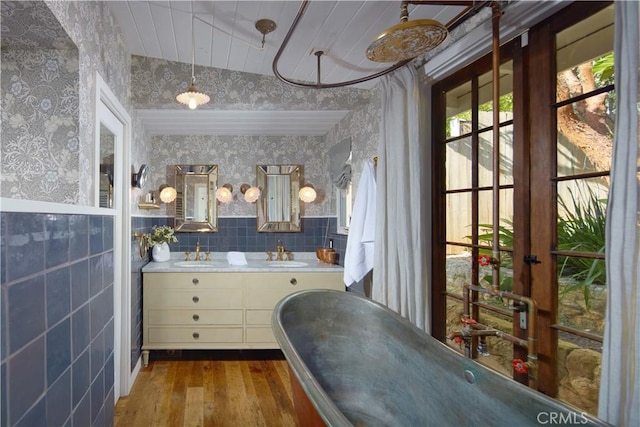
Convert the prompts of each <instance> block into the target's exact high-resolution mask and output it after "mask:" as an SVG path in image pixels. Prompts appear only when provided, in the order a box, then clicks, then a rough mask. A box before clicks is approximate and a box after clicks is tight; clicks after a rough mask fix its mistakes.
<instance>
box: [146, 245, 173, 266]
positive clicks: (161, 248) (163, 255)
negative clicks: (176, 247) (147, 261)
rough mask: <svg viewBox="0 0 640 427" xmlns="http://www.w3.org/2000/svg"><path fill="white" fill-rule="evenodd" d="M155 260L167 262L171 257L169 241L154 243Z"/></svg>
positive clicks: (152, 251)
mask: <svg viewBox="0 0 640 427" xmlns="http://www.w3.org/2000/svg"><path fill="white" fill-rule="evenodd" d="M151 253H152V255H153V261H154V262H167V261H169V258H171V251H170V250H169V245H168V244H167V243H158V244H156V245H153V249H152V250H151Z"/></svg>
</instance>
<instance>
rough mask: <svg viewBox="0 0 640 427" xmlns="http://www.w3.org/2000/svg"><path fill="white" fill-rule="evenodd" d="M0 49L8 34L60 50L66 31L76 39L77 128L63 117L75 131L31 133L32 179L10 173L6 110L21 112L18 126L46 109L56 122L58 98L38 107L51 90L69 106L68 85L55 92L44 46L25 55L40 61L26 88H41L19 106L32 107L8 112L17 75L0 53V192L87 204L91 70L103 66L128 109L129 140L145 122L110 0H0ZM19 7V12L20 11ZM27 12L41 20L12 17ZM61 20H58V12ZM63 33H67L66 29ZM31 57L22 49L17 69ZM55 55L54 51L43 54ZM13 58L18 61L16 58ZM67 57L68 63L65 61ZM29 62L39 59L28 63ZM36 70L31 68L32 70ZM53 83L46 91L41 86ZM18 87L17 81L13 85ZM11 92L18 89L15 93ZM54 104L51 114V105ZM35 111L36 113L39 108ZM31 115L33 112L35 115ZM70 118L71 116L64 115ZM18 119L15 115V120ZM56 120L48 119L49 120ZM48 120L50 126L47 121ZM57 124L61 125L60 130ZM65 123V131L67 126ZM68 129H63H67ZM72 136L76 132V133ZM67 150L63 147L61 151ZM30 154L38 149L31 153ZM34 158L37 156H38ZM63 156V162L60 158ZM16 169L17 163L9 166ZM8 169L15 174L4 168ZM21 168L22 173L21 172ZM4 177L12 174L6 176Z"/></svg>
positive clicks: (136, 153)
mask: <svg viewBox="0 0 640 427" xmlns="http://www.w3.org/2000/svg"><path fill="white" fill-rule="evenodd" d="M2 4H3V8H2V13H3V20H2V25H3V33H2V39H3V49H4V47H5V45H6V43H5V42H6V41H7V40H9V39H11V38H13V39H14V40H15V39H18V40H22V43H26V46H28V47H29V48H30V49H32V48H33V47H34V46H47V47H48V48H49V47H51V46H52V45H55V46H56V48H57V49H59V48H61V47H62V48H67V47H68V46H69V43H68V42H67V43H66V44H65V43H64V42H62V40H64V39H65V38H67V39H68V38H70V39H71V41H72V43H71V44H73V45H75V46H76V47H77V50H78V52H77V54H76V57H77V58H76V60H75V61H76V67H77V68H78V70H79V78H78V77H76V78H77V79H78V81H77V82H76V86H75V90H74V91H75V92H76V93H77V97H76V98H75V100H74V101H73V102H74V104H75V105H77V114H75V118H74V119H73V121H74V122H75V123H76V124H75V129H73V126H70V125H69V124H68V122H67V121H65V122H64V126H65V127H66V128H67V129H69V130H73V131H74V132H75V135H66V134H65V135H64V137H62V138H58V137H56V138H52V137H51V135H52V133H51V132H50V128H47V127H46V126H47V125H48V123H45V130H46V131H47V132H46V133H45V134H44V135H40V138H36V139H33V140H32V141H31V144H30V145H28V146H26V148H28V149H29V150H30V151H29V153H27V155H28V156H29V157H30V158H31V159H30V162H32V163H35V164H36V166H33V165H29V167H28V168H27V169H30V170H31V171H33V172H31V175H33V176H34V177H35V176H38V179H39V180H40V181H45V184H41V183H40V182H38V185H34V182H35V179H34V180H32V181H28V180H26V179H19V180H14V179H13V177H14V175H12V173H13V174H15V173H16V172H15V170H14V171H6V170H5V157H4V153H5V152H6V151H5V144H8V142H7V141H10V140H11V139H13V138H8V137H5V135H4V131H5V120H10V119H11V116H16V115H17V114H19V113H21V114H22V118H24V119H25V120H24V123H23V124H22V126H23V127H26V128H30V129H32V132H37V130H34V129H36V128H35V127H34V123H36V122H37V121H42V120H43V118H44V117H45V115H48V116H49V117H52V116H55V119H56V120H57V123H60V120H61V119H60V117H61V112H62V110H61V108H60V107H59V105H60V104H56V103H55V102H52V107H51V108H49V110H46V111H45V112H44V113H43V107H44V108H46V107H47V105H48V102H47V101H46V99H50V100H51V97H50V95H49V94H50V93H51V90H54V91H56V93H59V94H64V96H65V97H66V98H65V103H66V105H71V95H72V93H71V91H70V90H66V91H65V92H58V89H60V86H59V83H57V81H56V80H52V79H51V71H52V68H54V67H55V64H54V63H53V62H47V60H46V59H44V56H43V55H44V54H43V53H35V52H34V54H33V56H32V58H31V59H30V61H31V62H33V60H34V59H39V60H41V61H42V66H41V67H40V70H45V71H46V72H45V73H40V75H38V78H39V79H38V81H31V82H29V86H30V87H31V88H36V87H38V88H39V90H37V91H34V90H32V91H30V93H29V95H28V99H25V101H26V102H24V103H23V105H22V108H23V109H24V110H31V113H30V114H28V115H27V114H25V113H24V112H21V111H18V112H16V111H12V112H11V114H9V113H8V112H7V111H6V109H5V106H7V105H8V104H6V102H7V100H6V99H5V98H6V97H8V96H11V95H12V92H11V90H10V89H11V86H12V84H11V81H10V79H11V78H12V77H13V76H15V75H18V74H16V73H11V72H9V73H7V69H8V68H7V67H11V62H10V61H5V55H4V52H3V58H2V59H3V60H2V97H3V100H2V101H3V109H2V111H3V118H2V121H3V137H2V144H3V146H2V151H3V158H2V167H3V170H2V193H1V195H2V197H11V198H23V199H30V200H38V201H54V202H62V203H69V204H76V205H91V204H92V203H93V200H94V192H95V188H94V187H95V177H97V173H96V171H94V170H93V169H94V155H95V150H96V146H95V145H96V144H95V143H94V141H95V132H96V129H95V120H96V118H95V80H96V78H95V76H96V74H95V73H96V72H98V73H100V75H101V76H102V78H103V79H104V81H105V82H106V83H107V85H108V86H109V88H110V89H111V91H112V92H113V93H114V94H115V95H116V97H117V98H118V100H119V101H120V103H121V104H122V105H123V106H124V107H125V108H126V109H127V111H128V112H129V114H130V115H131V119H132V124H133V125H132V131H133V136H132V139H133V140H134V141H142V140H144V137H145V136H144V129H143V127H142V125H141V122H140V120H139V118H138V117H137V114H136V113H135V110H133V109H132V108H131V102H130V99H129V93H130V84H131V75H130V73H129V72H127V71H126V70H129V69H130V64H131V56H130V55H129V54H128V51H127V48H126V46H125V44H124V41H123V39H122V37H121V35H120V33H119V29H118V26H117V25H116V23H115V21H114V19H113V17H112V16H111V12H110V10H109V8H108V5H107V4H106V3H105V2H88V1H83V2H66V1H45V2H39V1H34V2H24V1H14V2H3V3H2ZM20 11H22V12H20ZM21 14H22V15H27V16H29V17H30V18H32V19H37V20H38V21H39V25H25V22H24V21H23V20H20V19H17V20H16V19H13V17H14V16H20V15H21ZM55 18H57V20H58V21H59V22H60V25H61V26H62V29H61V28H60V25H57V23H56V22H55V21H56V19H55ZM65 32H66V34H68V36H66V34H65ZM28 59H29V58H27V57H24V56H23V60H22V61H21V63H20V67H19V68H24V65H25V61H27V60H28ZM48 59H53V58H48ZM13 62H14V65H15V64H16V63H15V61H13ZM69 63H71V62H69ZM33 65H34V66H35V65H37V64H35V63H34V64H33ZM63 65H66V63H65V62H60V61H59V63H58V69H59V71H61V69H60V67H61V66H63ZM36 74H37V73H35V71H34V76H36ZM46 88H50V89H49V90H44V89H46ZM14 90H17V86H16V87H15V88H14ZM13 96H14V97H15V95H13ZM54 107H55V108H57V110H56V111H55V113H54V112H53V111H52V109H53V108H54ZM36 113H37V114H36ZM34 114H36V115H35V116H34ZM64 114H65V115H67V117H70V111H69V109H68V108H65V109H64ZM69 120H71V119H69ZM16 121H17V119H16V118H15V117H14V118H13V124H14V125H15V123H16ZM51 122H53V121H52V120H51V119H49V123H51ZM49 126H50V125H49ZM60 127H61V125H59V129H60ZM67 129H65V130H67ZM67 133H68V132H67ZM73 138H76V139H77V141H76V139H73ZM64 150H67V151H64ZM144 152H145V149H144V147H140V146H136V145H135V144H134V146H133V147H132V156H133V158H136V157H142V156H143V154H142V153H144ZM63 153H64V154H65V159H68V160H65V161H64V162H62V161H61V160H60V158H61V157H62V154H63ZM34 154H35V155H34ZM38 159H39V160H38ZM65 162H66V163H65ZM40 167H44V168H46V169H47V170H48V171H49V174H48V175H46V176H45V174H44V173H43V174H38V173H37V169H38V168H40ZM14 168H15V169H16V170H17V168H16V167H14ZM5 172H12V173H5ZM21 173H22V174H25V173H27V172H21ZM8 180H12V181H11V182H8Z"/></svg>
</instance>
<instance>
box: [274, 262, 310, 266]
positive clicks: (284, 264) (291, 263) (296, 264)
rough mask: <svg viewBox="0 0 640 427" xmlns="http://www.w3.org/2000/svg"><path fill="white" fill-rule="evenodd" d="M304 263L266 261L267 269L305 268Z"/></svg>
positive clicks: (305, 264)
mask: <svg viewBox="0 0 640 427" xmlns="http://www.w3.org/2000/svg"><path fill="white" fill-rule="evenodd" d="M307 265H309V264H307V263H306V262H300V261H268V262H267V266H269V267H306V266H307Z"/></svg>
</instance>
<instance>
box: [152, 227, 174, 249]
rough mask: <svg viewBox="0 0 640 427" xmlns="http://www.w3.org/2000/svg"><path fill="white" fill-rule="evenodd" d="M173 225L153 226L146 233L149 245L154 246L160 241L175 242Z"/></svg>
mask: <svg viewBox="0 0 640 427" xmlns="http://www.w3.org/2000/svg"><path fill="white" fill-rule="evenodd" d="M174 233H175V231H174V230H173V227H169V226H168V225H161V226H160V227H158V226H157V225H154V226H153V229H152V230H151V233H149V234H147V242H148V243H149V246H155V245H158V244H161V243H175V242H177V241H178V238H177V237H176V236H175V235H174Z"/></svg>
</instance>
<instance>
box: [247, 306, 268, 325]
mask: <svg viewBox="0 0 640 427" xmlns="http://www.w3.org/2000/svg"><path fill="white" fill-rule="evenodd" d="M272 313H273V310H247V325H267V326H270V325H271V315H272Z"/></svg>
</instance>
